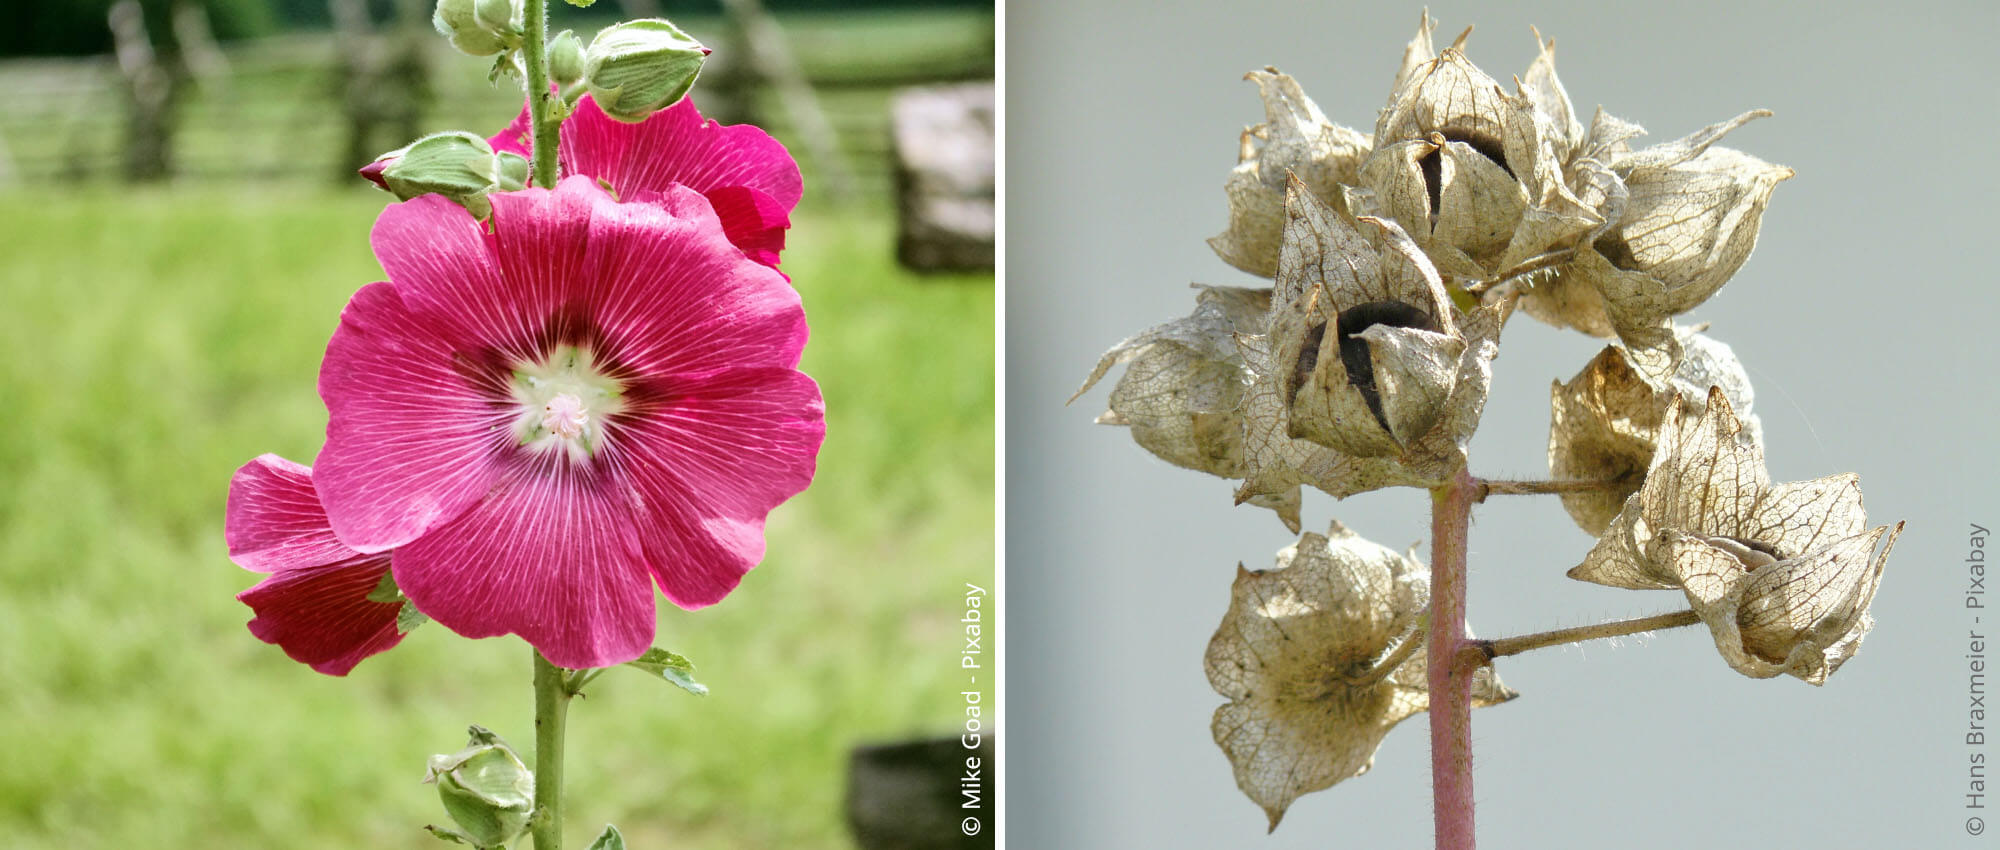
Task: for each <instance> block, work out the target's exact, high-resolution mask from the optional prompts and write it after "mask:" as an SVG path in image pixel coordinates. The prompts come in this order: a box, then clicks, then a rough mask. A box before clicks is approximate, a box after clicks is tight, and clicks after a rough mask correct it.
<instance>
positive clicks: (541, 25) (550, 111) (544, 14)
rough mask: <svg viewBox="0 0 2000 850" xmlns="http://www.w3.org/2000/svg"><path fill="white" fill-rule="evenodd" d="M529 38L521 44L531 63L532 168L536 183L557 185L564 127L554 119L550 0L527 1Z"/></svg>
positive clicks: (525, 59) (527, 62)
mask: <svg viewBox="0 0 2000 850" xmlns="http://www.w3.org/2000/svg"><path fill="white" fill-rule="evenodd" d="M526 18H527V37H526V38H525V39H524V43H523V44H522V45H521V61H522V64H525V65H527V66H528V68H527V70H528V123H529V126H530V127H531V132H530V133H529V150H530V152H531V153H532V156H531V157H530V160H531V162H532V165H531V170H532V172H533V175H534V181H535V185H537V186H540V187H542V188H544V189H553V188H555V187H556V181H558V180H560V179H562V173H561V166H560V165H557V164H556V133H557V129H558V128H559V127H561V126H562V122H561V121H557V120H554V119H553V117H552V116H554V115H555V99H556V95H555V94H554V93H553V92H551V91H549V61H548V52H549V45H548V40H549V39H548V34H549V4H548V0H527V15H526Z"/></svg>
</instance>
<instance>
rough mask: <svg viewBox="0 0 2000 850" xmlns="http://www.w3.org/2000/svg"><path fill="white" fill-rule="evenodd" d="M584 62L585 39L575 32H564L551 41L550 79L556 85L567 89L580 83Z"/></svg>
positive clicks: (557, 34)
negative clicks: (578, 36) (577, 35)
mask: <svg viewBox="0 0 2000 850" xmlns="http://www.w3.org/2000/svg"><path fill="white" fill-rule="evenodd" d="M584 61H585V58H584V51H583V39H580V38H577V37H576V33H575V32H573V31H571V30H563V31H562V32H559V33H556V35H555V37H554V38H551V39H549V79H550V80H552V81H554V82H555V84H556V85H558V86H562V87H565V88H567V87H569V86H572V85H575V84H576V83H578V82H580V81H581V80H582V79H583V66H584Z"/></svg>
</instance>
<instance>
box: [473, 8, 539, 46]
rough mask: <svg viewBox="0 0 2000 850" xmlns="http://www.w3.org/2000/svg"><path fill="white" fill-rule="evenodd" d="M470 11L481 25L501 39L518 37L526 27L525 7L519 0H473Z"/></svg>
mask: <svg viewBox="0 0 2000 850" xmlns="http://www.w3.org/2000/svg"><path fill="white" fill-rule="evenodd" d="M472 11H473V16H474V17H475V18H476V19H478V21H479V25H480V26H481V27H484V28H486V31H487V32H490V33H493V34H494V35H498V36H500V37H501V38H503V39H504V38H507V37H509V36H513V37H517V38H518V37H519V36H520V35H521V33H522V31H523V30H524V29H525V28H526V22H527V8H526V7H525V6H524V5H523V4H522V2H521V0H473V6H472Z"/></svg>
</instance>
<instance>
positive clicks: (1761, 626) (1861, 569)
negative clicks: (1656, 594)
mask: <svg viewBox="0 0 2000 850" xmlns="http://www.w3.org/2000/svg"><path fill="white" fill-rule="evenodd" d="M1902 531H1903V524H1902V523H1897V524H1896V525H1894V526H1881V527H1878V528H1875V529H1873V530H1870V531H1865V532H1861V533H1857V534H1854V535H1851V536H1848V537H1844V538H1840V539H1838V540H1834V541H1833V542H1831V543H1828V544H1826V545H1824V546H1822V547H1820V548H1818V549H1815V550H1813V551H1811V552H1806V553H1804V554H1800V555H1797V556H1795V557H1791V558H1787V559H1783V560H1768V561H1766V562H1764V563H1762V564H1760V565H1757V566H1755V567H1754V568H1746V567H1749V565H1748V564H1746V563H1745V561H1744V560H1743V559H1742V558H1741V557H1740V556H1738V555H1737V554H1735V553H1733V552H1732V551H1730V547H1728V546H1719V545H1715V543H1714V542H1711V541H1709V540H1705V539H1703V538H1701V537H1699V536H1696V535H1689V534H1684V533H1681V532H1678V531H1671V530H1670V531H1667V532H1664V533H1663V534H1661V536H1660V547H1661V548H1662V549H1663V550H1664V552H1665V555H1666V559H1667V564H1668V566H1669V569H1670V570H1671V571H1672V572H1673V573H1674V574H1675V575H1676V576H1677V577H1678V578H1679V581H1680V585H1681V587H1682V589H1683V590H1685V591H1686V593H1687V597H1688V602H1689V603H1690V604H1691V605H1693V606H1694V609H1695V612H1696V613H1697V614H1699V615H1700V616H1701V618H1702V621H1703V622H1704V623H1705V624H1707V625H1708V628H1709V632H1710V634H1711V635H1712V636H1713V637H1714V638H1715V646H1716V649H1717V650H1718V651H1719V652H1720V653H1721V654H1722V657H1723V660H1725V661H1727V662H1728V663H1729V666H1730V667H1731V668H1732V669H1734V670H1736V671H1737V672H1739V673H1742V674H1743V675H1745V676H1751V677H1753V678H1759V679H1764V678H1770V677H1772V676H1776V675H1779V674H1781V673H1790V674H1791V675H1793V676H1796V677H1798V678H1799V679H1802V680H1804V681H1806V682H1809V683H1811V684H1814V685H1820V684H1825V683H1826V677H1827V676H1829V675H1832V673H1833V672H1834V671H1835V670H1838V669H1840V666H1841V664H1843V663H1845V662H1846V661H1847V659H1849V658H1851V657H1853V655H1854V652H1855V650H1856V649H1858V648H1859V647H1860V644H1861V640H1862V638H1863V637H1864V636H1865V635H1867V633H1868V631H1869V629H1871V628H1873V626H1874V621H1873V619H1872V618H1871V617H1869V616H1868V605H1869V603H1870V602H1872V601H1873V600H1874V598H1875V590H1876V588H1877V587H1879V586H1880V585H1881V582H1882V567H1883V566H1884V564H1885V563H1886V562H1887V560H1888V557H1889V550H1890V549H1891V548H1893V547H1894V546H1895V545H1896V537H1897V536H1898V535H1900V534H1901V533H1902ZM1885 534H1886V535H1887V538H1888V540H1887V542H1886V543H1883V544H1882V548H1881V550H1880V551H1879V552H1877V551H1876V548H1875V546H1876V544H1877V543H1878V542H1880V541H1882V539H1883V537H1884V535H1885Z"/></svg>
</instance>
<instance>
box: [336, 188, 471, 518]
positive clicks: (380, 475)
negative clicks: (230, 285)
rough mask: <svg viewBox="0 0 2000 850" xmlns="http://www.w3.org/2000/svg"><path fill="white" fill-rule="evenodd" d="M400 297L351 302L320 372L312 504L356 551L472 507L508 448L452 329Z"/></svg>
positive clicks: (367, 295)
mask: <svg viewBox="0 0 2000 850" xmlns="http://www.w3.org/2000/svg"><path fill="white" fill-rule="evenodd" d="M431 200H434V199H432V198H418V199H417V200H414V201H407V202H405V203H406V204H426V203H427V202H429V201H431ZM443 203H449V202H443ZM398 206H402V205H398ZM392 209H393V207H392ZM461 218H463V219H464V221H465V223H466V224H467V225H472V224H473V220H472V218H471V217H470V216H464V215H463V214H461ZM400 291H401V290H400V289H399V288H398V287H396V286H395V285H393V284H390V283H375V284H370V285H368V286H366V287H363V288H362V289H361V291H360V292H357V293H355V295H354V300H352V301H350V302H348V305H347V309H346V310H345V311H344V312H342V313H341V316H340V327H339V328H337V329H336V330H335V331H334V332H333V340H332V341H331V342H329V343H327V349H326V359H325V361H324V362H322V363H321V365H320V375H319V392H320V397H321V398H322V399H324V400H325V401H326V407H327V410H328V412H329V413H330V414H331V416H330V417H329V419H328V421H327V426H326V446H325V448H323V449H321V450H320V454H319V463H318V470H317V472H316V475H315V478H316V481H317V484H318V486H319V493H320V502H321V503H322V504H324V505H325V506H326V513H327V517H328V519H329V520H330V521H331V523H332V526H333V531H334V533H335V534H337V535H339V537H340V541H341V542H342V543H345V544H347V545H349V546H352V547H354V548H355V549H357V550H360V551H362V552H381V551H384V550H387V549H391V548H394V547H396V546H400V545H403V544H404V543H408V542H410V541H411V540H415V539H416V538H417V537H418V535H421V534H423V533H424V532H426V531H429V530H430V529H431V528H433V527H435V526H437V525H439V524H442V523H445V522H449V521H450V520H451V519H452V518H454V517H456V516H458V514H459V513H461V512H463V511H464V510H465V509H466V508H467V507H468V506H470V505H472V504H473V503H475V502H477V501H478V500H479V499H480V498H481V497H482V496H483V495H485V493H486V491H488V490H489V489H491V488H492V486H493V482H494V481H495V480H496V479H498V478H499V475H500V467H499V466H498V465H497V464H496V463H495V462H494V457H495V455H496V453H497V452H498V451H499V450H500V449H501V448H504V447H505V445H506V441H507V440H506V437H507V435H506V433H505V429H504V428H502V429H498V430H496V429H495V427H494V426H495V425H498V424H501V423H503V422H504V421H505V420H506V415H505V414H504V413H502V412H498V411H496V410H495V409H494V405H493V402H492V398H491V396H490V394H488V393H483V392H481V389H482V387H481V386H480V385H479V383H478V382H477V381H473V380H468V378H467V376H466V375H465V374H464V373H462V372H461V371H460V367H462V366H463V363H464V361H463V358H462V357H461V356H460V355H461V352H460V351H458V350H456V349H454V348H453V347H452V346H451V345H450V343H449V340H450V339H451V338H452V337H455V336H457V335H458V329H456V328H452V327H450V326H449V325H446V324H444V323H442V322H438V321H435V320H434V316H431V315H420V314H417V313H415V312H414V311H412V310H410V309H409V307H408V306H406V305H405V304H404V302H403V298H402V296H401V295H400Z"/></svg>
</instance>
